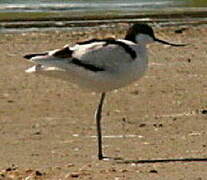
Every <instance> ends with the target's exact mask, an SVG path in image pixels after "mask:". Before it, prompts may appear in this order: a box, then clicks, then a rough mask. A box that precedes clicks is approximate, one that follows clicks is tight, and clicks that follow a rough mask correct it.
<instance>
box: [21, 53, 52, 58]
mask: <svg viewBox="0 0 207 180" xmlns="http://www.w3.org/2000/svg"><path fill="white" fill-rule="evenodd" d="M46 55H48V52H44V53H38V54H26V55H25V56H24V58H25V59H32V58H33V57H36V56H46Z"/></svg>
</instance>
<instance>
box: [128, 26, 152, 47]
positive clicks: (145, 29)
mask: <svg viewBox="0 0 207 180" xmlns="http://www.w3.org/2000/svg"><path fill="white" fill-rule="evenodd" d="M138 34H146V35H149V36H150V37H152V38H153V39H155V36H154V32H153V29H152V28H151V27H150V26H149V25H147V24H134V25H133V26H132V27H130V28H129V30H128V31H127V34H126V37H125V39H126V40H129V41H132V42H135V43H136V36H137V35H138Z"/></svg>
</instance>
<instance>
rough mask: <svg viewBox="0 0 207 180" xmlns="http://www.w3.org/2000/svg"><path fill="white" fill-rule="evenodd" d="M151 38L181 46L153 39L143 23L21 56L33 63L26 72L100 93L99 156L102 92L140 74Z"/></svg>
mask: <svg viewBox="0 0 207 180" xmlns="http://www.w3.org/2000/svg"><path fill="white" fill-rule="evenodd" d="M155 41H157V42H160V43H163V44H168V45H171V46H183V44H172V43H169V42H166V41H163V40H159V39H157V38H156V37H155V36H154V32H153V30H152V28H151V27H150V26H148V25H146V24H135V25H133V26H132V27H131V28H130V29H129V30H128V32H127V34H126V36H125V38H124V39H117V40H116V39H113V38H108V39H92V40H88V41H85V42H80V43H77V44H76V45H75V46H72V47H70V46H69V45H66V46H64V48H62V49H57V50H53V51H48V52H44V53H39V54H28V55H26V56H24V57H25V58H26V59H29V60H30V61H31V62H33V63H35V64H36V65H35V66H33V67H31V68H29V69H27V70H26V72H27V73H39V74H43V75H46V76H51V77H55V78H60V79H63V80H66V81H70V82H72V83H76V84H78V85H79V86H80V87H84V88H87V89H90V90H92V91H96V92H101V93H102V96H101V101H100V103H99V105H98V108H97V111H96V122H97V136H98V158H99V159H103V158H104V156H103V154H102V135H101V123H100V121H101V114H102V105H103V101H104V98H105V92H107V91H111V90H114V89H118V88H121V87H123V86H126V85H128V84H130V83H132V82H134V81H136V80H138V79H139V78H140V77H142V76H143V74H144V72H145V71H146V70H147V67H148V58H147V49H146V45H147V44H148V43H152V42H155Z"/></svg>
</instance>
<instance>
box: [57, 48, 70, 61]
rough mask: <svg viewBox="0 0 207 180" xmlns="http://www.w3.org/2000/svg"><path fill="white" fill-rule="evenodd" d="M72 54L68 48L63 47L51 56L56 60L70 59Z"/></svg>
mask: <svg viewBox="0 0 207 180" xmlns="http://www.w3.org/2000/svg"><path fill="white" fill-rule="evenodd" d="M72 54H73V51H71V50H70V49H69V47H65V48H63V49H60V50H58V51H56V52H55V53H54V54H53V56H54V57H57V58H71V57H72Z"/></svg>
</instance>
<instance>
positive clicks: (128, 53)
mask: <svg viewBox="0 0 207 180" xmlns="http://www.w3.org/2000/svg"><path fill="white" fill-rule="evenodd" d="M24 57H25V58H26V59H30V60H31V61H33V62H34V63H37V64H43V65H47V66H55V67H60V66H61V68H64V67H66V68H67V66H70V65H71V64H72V65H75V66H77V67H82V68H85V69H88V70H91V71H103V70H105V68H110V67H114V66H117V65H118V64H119V62H120V61H130V60H133V59H135V58H136V52H135V51H134V50H133V48H132V47H131V46H130V45H129V44H128V43H127V42H125V41H121V40H115V39H113V38H108V39H92V40H88V41H84V42H79V43H77V44H76V45H75V46H72V47H70V46H69V45H66V46H64V48H62V49H56V50H53V51H48V52H45V53H39V54H29V55H26V56H24ZM63 65H64V66H63Z"/></svg>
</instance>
